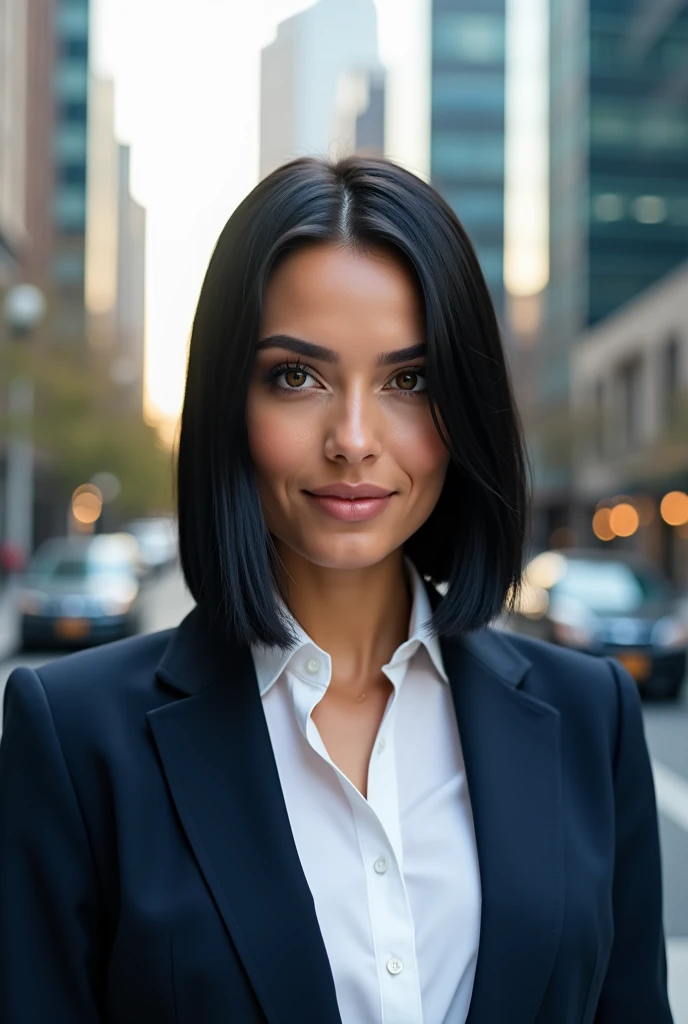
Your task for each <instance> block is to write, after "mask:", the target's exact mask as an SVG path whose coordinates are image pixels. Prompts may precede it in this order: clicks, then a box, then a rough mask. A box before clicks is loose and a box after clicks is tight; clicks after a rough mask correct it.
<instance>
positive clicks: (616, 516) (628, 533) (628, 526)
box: [609, 501, 640, 537]
mask: <svg viewBox="0 0 688 1024" xmlns="http://www.w3.org/2000/svg"><path fill="white" fill-rule="evenodd" d="M639 526H640V516H639V515H638V513H637V511H636V509H634V508H633V505H631V504H629V502H627V501H622V502H620V504H618V505H615V506H614V508H613V509H611V510H610V512H609V529H610V530H611V531H612V533H614V534H616V536H617V537H632V536H633V534H634V533H635V532H636V530H637V529H638V527H639Z"/></svg>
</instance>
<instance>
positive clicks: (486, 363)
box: [177, 157, 528, 647]
mask: <svg viewBox="0 0 688 1024" xmlns="http://www.w3.org/2000/svg"><path fill="white" fill-rule="evenodd" d="M325 242H331V243H335V244H340V245H346V246H354V247H361V248H362V249H371V248H378V249H379V248H383V249H385V250H387V251H388V252H391V253H393V254H395V255H396V256H397V257H398V258H399V259H401V260H403V261H404V262H405V263H406V264H407V265H408V266H409V267H410V268H411V270H412V272H413V273H414V275H415V278H416V279H417V282H418V286H419V289H420V295H421V297H422V301H423V303H424V308H425V320H426V339H425V340H426V342H427V383H428V390H429V394H430V396H431V399H432V402H433V408H434V411H433V416H434V417H435V423H436V425H437V427H438V430H440V433H441V435H442V437H443V439H444V442H445V444H446V446H447V448H448V450H449V453H450V455H451V459H450V465H449V469H448V472H447V477H446V482H445V485H444V489H443V491H442V493H441V495H440V498H439V501H438V503H437V505H436V507H435V509H434V510H433V512H432V513H431V515H430V517H429V519H428V520H427V521H426V522H425V524H424V525H423V526H422V527H421V528H420V529H419V530H418V531H417V532H416V533H415V534H414V535H413V536H412V537H411V538H410V539H409V540H408V541H407V543H406V545H405V551H406V553H407V554H408V555H409V557H410V558H411V560H412V561H413V562H414V564H415V566H416V568H417V569H418V570H419V572H420V573H421V574H422V575H423V576H425V577H426V578H428V579H430V580H431V581H432V582H433V583H435V584H445V585H446V594H445V596H444V598H443V600H442V601H441V602H440V603H439V606H438V608H437V610H436V611H435V614H434V618H433V627H434V629H435V631H436V632H437V633H438V634H439V635H444V636H457V635H459V634H461V633H464V632H469V631H472V630H475V629H478V628H479V627H481V626H484V625H486V624H487V623H489V622H490V621H491V620H492V619H494V618H495V617H496V616H497V615H499V614H500V612H501V611H502V610H503V608H504V606H505V604H506V603H507V602H508V601H509V599H510V596H511V595H513V594H514V593H515V591H516V589H517V587H518V584H519V581H520V577H521V571H522V562H523V550H524V535H525V523H526V504H527V497H528V474H527V463H526V457H525V452H524V445H523V438H522V434H521V429H520V426H519V419H518V415H517V412H516V408H515V404H514V399H513V394H512V390H511V386H510V383H509V375H508V372H507V368H506V365H505V359H504V353H503V351H502V345H501V340H500V334H499V327H498V324H497V318H496V316H495V312H494V308H493V305H492V301H491V299H490V295H489V292H488V290H487V286H486V284H485V280H484V278H483V275H482V272H481V270H480V266H479V264H478V261H477V259H476V256H475V253H474V250H473V247H472V245H471V243H470V241H469V239H468V237H467V235H466V233H465V231H464V230H463V228H462V226H461V224H460V223H459V221H458V219H457V217H456V216H455V214H454V212H453V211H452V210H451V208H450V207H449V206H448V205H447V203H445V202H444V200H443V199H442V198H441V197H440V196H439V195H438V194H437V193H436V192H435V191H434V189H432V188H431V187H430V186H429V185H427V184H425V182H423V181H421V180H420V179H419V178H417V177H416V176H415V175H413V174H411V173H409V172H408V171H405V170H403V169H401V168H400V167H397V166H396V165H394V164H392V163H389V162H387V161H385V160H376V159H367V158H360V157H349V158H347V159H345V160H341V161H340V162H338V163H334V164H332V163H329V162H326V161H323V160H317V159H310V158H307V159H300V160H295V161H293V162H292V163H289V164H286V165H285V166H283V167H280V168H279V169H278V170H276V171H274V172H273V173H272V174H270V175H269V176H268V177H267V178H265V179H264V180H263V181H261V182H260V184H259V185H257V186H256V188H254V189H253V191H252V192H251V193H250V194H249V195H248V196H247V197H246V199H244V201H243V202H242V203H241V205H240V206H239V207H238V208H237V209H236V210H235V212H234V213H233V214H232V216H231V217H230V219H229V221H228V222H227V224H226V226H225V228H224V229H223V231H222V233H221V235H220V238H219V240H218V242H217V246H216V248H215V251H214V252H213V255H212V258H211V260H210V265H209V267H208V271H207V273H206V277H205V281H204V283H203V287H202V289H201V294H200V298H199V302H198V308H197V311H196V316H195V319H194V324H193V332H192V335H191V343H190V350H189V365H188V376H187V383H186V394H185V398H184V408H183V413H182V423H181V433H180V438H179V459H178V467H177V499H178V516H179V542H180V553H181V564H182V568H183V571H184V576H185V578H186V582H187V585H188V587H189V589H190V591H191V593H192V595H193V597H194V598H195V600H196V602H197V604H198V605H199V606H200V607H201V608H202V609H204V610H205V612H206V613H207V614H208V615H209V616H210V617H211V619H212V620H213V621H215V622H217V621H220V622H221V623H222V624H223V625H224V626H226V627H227V629H228V630H229V631H230V633H231V635H233V636H234V638H235V639H237V640H239V641H240V642H241V643H252V642H258V643H263V644H267V645H273V644H276V645H279V646H282V647H287V646H289V644H290V642H291V637H290V633H289V629H288V627H287V626H286V625H285V623H284V621H283V619H282V617H281V616H280V611H279V605H278V603H277V601H276V599H275V588H276V587H277V586H278V577H277V556H276V551H275V546H274V543H273V541H272V538H271V537H270V535H269V533H268V531H267V528H266V526H265V523H264V520H263V515H262V512H261V506H260V502H259V499H258V493H257V489H256V487H255V484H254V479H253V469H252V465H251V459H250V455H249V447H248V436H247V426H246V414H245V410H246V397H247V391H248V387H249V382H250V378H251V373H252V366H253V357H254V349H255V345H256V343H257V341H258V340H259V330H260V323H261V307H262V301H263V296H264V294H265V288H266V284H267V282H268V280H269V278H270V274H271V272H272V271H273V270H274V268H275V267H276V265H277V263H278V261H280V260H282V259H284V257H285V256H287V255H289V254H290V253H293V252H295V251H296V250H297V249H299V248H302V247H304V246H307V245H309V244H311V245H312V244H314V243H325ZM440 423H441V425H442V426H441V427H440ZM443 589H444V588H443Z"/></svg>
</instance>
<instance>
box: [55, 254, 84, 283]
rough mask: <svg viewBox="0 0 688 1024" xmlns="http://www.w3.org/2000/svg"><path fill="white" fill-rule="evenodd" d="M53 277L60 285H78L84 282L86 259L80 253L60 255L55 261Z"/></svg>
mask: <svg viewBox="0 0 688 1024" xmlns="http://www.w3.org/2000/svg"><path fill="white" fill-rule="evenodd" d="M53 277H54V278H55V281H56V282H57V283H58V284H78V283H80V282H83V280H84V257H83V256H82V255H79V254H78V253H60V254H58V255H57V256H55V257H54V259H53Z"/></svg>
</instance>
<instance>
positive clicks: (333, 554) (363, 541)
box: [296, 535, 396, 570]
mask: <svg viewBox="0 0 688 1024" xmlns="http://www.w3.org/2000/svg"><path fill="white" fill-rule="evenodd" d="M296 550H297V554H299V555H300V556H301V557H302V558H304V559H306V561H308V562H311V563H312V564H313V565H318V566H320V567H321V568H323V569H342V570H344V569H349V570H356V569H369V568H370V567H371V566H373V565H378V564H379V563H380V562H382V561H384V560H385V559H386V558H388V557H389V556H390V555H391V554H392V553H393V552H394V551H395V550H396V547H393V548H390V545H389V540H388V539H385V538H382V537H371V536H368V537H365V536H361V535H359V536H357V537H332V536H329V537H327V538H323V540H322V542H321V543H314V542H313V538H312V537H310V538H308V541H307V543H304V544H303V545H299V548H298V549H296Z"/></svg>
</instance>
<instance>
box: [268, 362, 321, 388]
mask: <svg viewBox="0 0 688 1024" xmlns="http://www.w3.org/2000/svg"><path fill="white" fill-rule="evenodd" d="M271 377H272V380H273V381H274V383H275V384H277V386H278V387H280V388H282V389H283V390H284V391H303V390H305V385H306V383H308V382H310V385H311V386H312V385H313V384H317V381H316V380H315V378H314V377H313V375H312V374H311V373H309V372H308V370H306V369H304V368H303V367H302V366H278V367H276V368H275V369H274V370H273V371H272V374H271Z"/></svg>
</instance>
